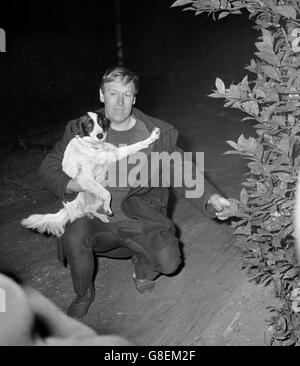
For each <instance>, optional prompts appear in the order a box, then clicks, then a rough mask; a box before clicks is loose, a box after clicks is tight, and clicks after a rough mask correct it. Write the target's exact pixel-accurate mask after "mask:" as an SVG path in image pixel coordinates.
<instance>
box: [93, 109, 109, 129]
mask: <svg viewBox="0 0 300 366" xmlns="http://www.w3.org/2000/svg"><path fill="white" fill-rule="evenodd" d="M96 113H97V117H98V121H99V124H100V125H101V127H102V129H103V131H104V132H106V131H107V130H108V128H109V126H110V120H109V119H108V118H107V117H105V115H104V114H103V113H100V112H96Z"/></svg>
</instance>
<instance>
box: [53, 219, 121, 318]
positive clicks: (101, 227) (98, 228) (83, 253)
mask: <svg viewBox="0 0 300 366" xmlns="http://www.w3.org/2000/svg"><path fill="white" fill-rule="evenodd" d="M96 237H98V239H100V241H101V243H99V242H98V241H97V242H98V245H101V248H102V250H103V251H108V250H112V249H114V248H117V247H119V246H120V245H121V244H122V243H121V242H122V240H121V239H119V238H117V237H116V236H115V234H113V233H112V232H111V231H110V230H109V226H108V225H105V224H104V223H102V222H101V221H100V220H97V219H93V220H91V219H89V218H87V217H82V218H80V219H77V220H75V221H74V222H73V223H71V224H68V225H67V226H66V230H65V233H64V235H63V236H62V237H61V238H60V241H61V242H60V245H61V246H63V251H64V254H65V256H66V258H67V261H68V263H69V265H70V271H71V277H72V282H73V287H74V291H75V293H76V295H77V296H76V298H75V299H74V300H73V302H72V304H71V305H70V307H69V309H68V315H70V316H72V317H74V318H77V319H80V318H82V317H83V316H84V315H85V314H86V313H87V311H88V309H89V306H90V305H91V303H92V302H93V300H94V298H95V290H94V285H93V277H94V270H95V267H94V253H93V247H94V245H95V243H96V241H95V238H96Z"/></svg>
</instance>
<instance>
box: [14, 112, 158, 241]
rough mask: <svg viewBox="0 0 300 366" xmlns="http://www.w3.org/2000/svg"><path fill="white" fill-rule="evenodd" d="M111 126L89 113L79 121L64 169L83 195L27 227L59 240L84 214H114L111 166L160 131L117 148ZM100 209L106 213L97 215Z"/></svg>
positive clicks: (32, 220)
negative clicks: (109, 184)
mask: <svg viewBox="0 0 300 366" xmlns="http://www.w3.org/2000/svg"><path fill="white" fill-rule="evenodd" d="M109 126H110V121H109V120H108V119H107V118H106V117H105V116H104V115H103V114H102V113H94V112H88V113H87V114H86V116H83V117H82V118H80V119H79V120H78V121H77V124H76V125H75V131H76V132H75V133H74V134H75V137H74V138H73V139H72V140H71V141H70V142H69V144H68V145H67V147H66V150H65V152H64V157H63V160H62V169H63V171H64V172H65V173H66V174H67V175H68V176H69V177H70V178H73V179H74V180H75V181H76V182H77V183H78V184H79V185H80V186H81V187H82V189H83V192H79V194H78V195H77V197H76V199H75V200H73V201H71V202H63V206H64V207H63V208H62V209H61V210H60V211H59V212H57V213H55V214H46V215H31V216H29V217H28V218H27V219H23V220H22V222H21V224H22V225H23V226H24V227H26V228H30V229H33V230H37V231H38V232H40V233H45V232H46V233H48V234H52V235H55V236H57V237H60V236H61V235H63V233H64V228H65V225H66V224H67V222H69V221H70V222H73V221H74V220H76V219H77V218H79V217H82V216H85V215H87V216H89V217H90V218H93V217H97V218H98V219H100V220H102V221H103V222H105V223H107V222H109V216H112V215H113V213H112V211H111V209H110V202H111V194H110V193H109V191H108V190H107V189H106V188H104V185H105V178H106V175H107V172H108V168H109V165H110V164H112V163H114V162H116V161H117V160H121V159H123V158H125V157H127V156H129V155H131V154H134V153H136V152H138V151H140V150H142V149H145V148H147V147H148V146H149V145H150V144H152V143H153V142H154V141H156V140H157V139H158V138H159V136H160V129H159V128H154V130H153V131H152V133H151V135H150V136H149V137H148V138H147V139H145V140H143V141H140V142H137V143H135V144H132V145H128V146H122V147H119V148H117V147H116V146H114V145H113V144H110V143H108V142H106V138H107V130H108V128H109ZM101 208H103V210H104V212H105V213H104V214H102V213H99V212H98V211H99V210H100V209H101Z"/></svg>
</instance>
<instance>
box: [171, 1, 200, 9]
mask: <svg viewBox="0 0 300 366" xmlns="http://www.w3.org/2000/svg"><path fill="white" fill-rule="evenodd" d="M193 2H194V1H193V0H176V1H175V3H173V4H172V5H171V6H170V7H171V8H173V7H175V6H184V5H187V4H191V3H193Z"/></svg>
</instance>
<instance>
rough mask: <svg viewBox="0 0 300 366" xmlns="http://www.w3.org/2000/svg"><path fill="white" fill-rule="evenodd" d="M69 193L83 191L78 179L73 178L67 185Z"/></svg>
mask: <svg viewBox="0 0 300 366" xmlns="http://www.w3.org/2000/svg"><path fill="white" fill-rule="evenodd" d="M66 192H67V193H73V192H83V189H82V188H81V187H80V185H79V184H78V183H77V182H76V180H74V179H71V180H70V181H69V183H68V184H67V187H66Z"/></svg>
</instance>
